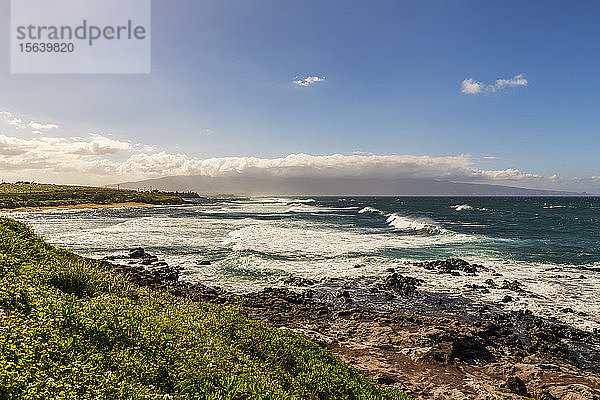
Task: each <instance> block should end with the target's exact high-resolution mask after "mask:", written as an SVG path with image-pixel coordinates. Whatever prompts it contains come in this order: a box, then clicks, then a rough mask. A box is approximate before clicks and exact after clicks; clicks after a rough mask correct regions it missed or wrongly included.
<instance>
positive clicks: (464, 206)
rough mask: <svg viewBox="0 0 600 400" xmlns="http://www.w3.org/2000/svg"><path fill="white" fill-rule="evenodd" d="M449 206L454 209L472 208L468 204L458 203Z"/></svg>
mask: <svg viewBox="0 0 600 400" xmlns="http://www.w3.org/2000/svg"><path fill="white" fill-rule="evenodd" d="M451 208H454V209H455V210H456V211H470V210H472V209H473V207H472V206H470V205H468V204H458V205H455V206H452V207H451Z"/></svg>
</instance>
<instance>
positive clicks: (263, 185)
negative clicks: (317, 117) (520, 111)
mask: <svg viewBox="0 0 600 400" xmlns="http://www.w3.org/2000/svg"><path fill="white" fill-rule="evenodd" d="M119 185H120V187H121V188H127V189H146V190H148V189H150V188H152V189H158V190H166V191H190V190H191V191H196V192H198V193H200V194H204V195H216V194H232V195H254V196H257V195H258V196H260V195H295V196H581V195H585V193H577V192H567V191H557V190H543V189H526V188H519V187H512V186H501V185H489V184H475V183H459V182H450V181H439V180H434V179H406V178H403V179H379V178H276V177H268V178H258V177H248V176H234V177H231V176H227V177H207V176H201V175H196V176H172V177H164V178H156V179H146V180H142V181H138V182H125V183H120V184H119Z"/></svg>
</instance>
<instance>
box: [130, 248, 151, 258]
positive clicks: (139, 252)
mask: <svg viewBox="0 0 600 400" xmlns="http://www.w3.org/2000/svg"><path fill="white" fill-rule="evenodd" d="M146 256H147V253H146V251H145V250H144V249H142V248H141V247H138V248H136V249H131V250H129V258H144V257H146Z"/></svg>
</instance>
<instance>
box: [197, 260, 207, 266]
mask: <svg viewBox="0 0 600 400" xmlns="http://www.w3.org/2000/svg"><path fill="white" fill-rule="evenodd" d="M196 264H198V265H211V264H210V261H208V260H202V261H198V262H197V263H196Z"/></svg>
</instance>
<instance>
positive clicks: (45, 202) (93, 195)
mask: <svg viewBox="0 0 600 400" xmlns="http://www.w3.org/2000/svg"><path fill="white" fill-rule="evenodd" d="M126 202H137V203H146V204H181V203H183V200H182V199H181V198H180V197H178V196H173V195H165V194H160V193H148V192H138V191H135V190H117V189H113V188H100V187H90V186H68V185H46V184H7V183H3V184H0V208H9V209H10V208H18V207H44V206H64V205H76V204H90V203H94V204H113V203H126Z"/></svg>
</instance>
